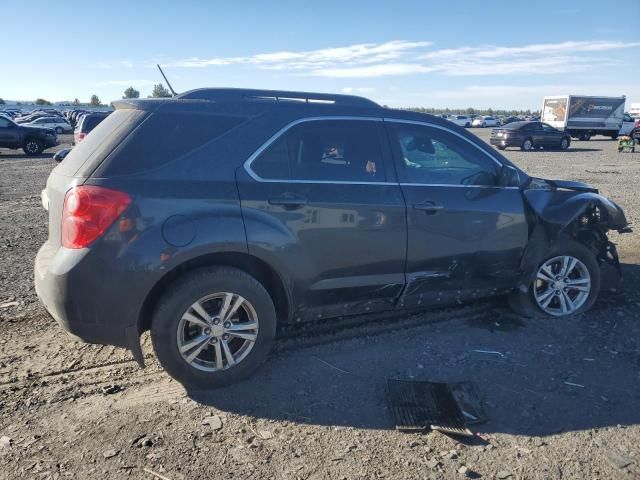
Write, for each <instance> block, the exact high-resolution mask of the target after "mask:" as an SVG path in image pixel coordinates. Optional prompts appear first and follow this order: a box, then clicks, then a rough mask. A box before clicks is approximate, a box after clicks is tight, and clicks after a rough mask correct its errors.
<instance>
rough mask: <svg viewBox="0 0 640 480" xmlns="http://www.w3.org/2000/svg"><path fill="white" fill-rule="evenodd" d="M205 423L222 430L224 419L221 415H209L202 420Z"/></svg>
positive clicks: (213, 428)
mask: <svg viewBox="0 0 640 480" xmlns="http://www.w3.org/2000/svg"><path fill="white" fill-rule="evenodd" d="M202 424H203V425H209V426H210V427H211V430H214V431H215V430H221V429H222V419H221V418H220V416H219V415H209V416H207V417H205V418H204V419H203V420H202Z"/></svg>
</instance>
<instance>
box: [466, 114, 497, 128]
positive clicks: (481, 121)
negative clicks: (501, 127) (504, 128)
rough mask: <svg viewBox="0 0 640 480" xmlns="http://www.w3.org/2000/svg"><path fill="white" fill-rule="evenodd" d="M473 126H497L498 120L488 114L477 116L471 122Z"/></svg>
mask: <svg viewBox="0 0 640 480" xmlns="http://www.w3.org/2000/svg"><path fill="white" fill-rule="evenodd" d="M471 126H472V127H482V128H484V127H497V126H498V120H497V119H496V118H495V117H491V116H486V117H476V118H474V119H473V122H471Z"/></svg>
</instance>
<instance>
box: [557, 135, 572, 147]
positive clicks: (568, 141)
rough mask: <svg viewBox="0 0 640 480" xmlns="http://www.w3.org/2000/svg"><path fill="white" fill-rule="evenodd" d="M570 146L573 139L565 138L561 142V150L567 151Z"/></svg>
mask: <svg viewBox="0 0 640 480" xmlns="http://www.w3.org/2000/svg"><path fill="white" fill-rule="evenodd" d="M569 145H571V139H570V138H569V137H563V138H562V140H560V150H567V149H568V148H569Z"/></svg>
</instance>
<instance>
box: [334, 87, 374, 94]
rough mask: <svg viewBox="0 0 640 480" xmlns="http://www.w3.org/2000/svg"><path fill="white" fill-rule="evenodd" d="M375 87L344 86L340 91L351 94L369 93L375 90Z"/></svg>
mask: <svg viewBox="0 0 640 480" xmlns="http://www.w3.org/2000/svg"><path fill="white" fill-rule="evenodd" d="M375 91H376V89H375V88H373V87H344V88H343V89H342V93H348V94H353V93H371V92H375Z"/></svg>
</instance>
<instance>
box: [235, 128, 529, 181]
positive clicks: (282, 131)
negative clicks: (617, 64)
mask: <svg viewBox="0 0 640 480" xmlns="http://www.w3.org/2000/svg"><path fill="white" fill-rule="evenodd" d="M323 120H353V121H357V120H361V121H368V122H389V123H406V124H410V125H421V126H425V127H432V128H438V129H440V130H444V131H446V132H449V133H452V134H454V135H456V136H458V137H459V138H461V139H463V140H464V141H466V142H468V143H470V144H471V145H473V146H474V147H475V148H477V149H478V151H480V152H481V153H483V154H484V155H486V156H487V157H489V158H490V159H491V160H493V161H494V162H495V163H496V164H497V165H498V166H500V167H502V165H503V164H502V162H500V161H499V160H497V159H496V158H494V157H492V156H491V155H489V153H487V152H485V151H484V150H482V149H481V148H480V147H479V146H478V145H476V144H475V143H473V142H472V141H471V140H469V139H468V138H465V137H464V136H462V135H460V134H459V133H458V132H454V131H453V130H451V129H449V128H446V127H443V126H440V125H435V124H433V123H428V122H419V121H416V120H402V119H397V118H383V117H358V116H351V115H344V116H340V115H332V116H325V117H304V118H299V119H297V120H294V121H293V122H290V123H288V124H287V125H285V126H284V127H282V128H281V129H280V130H278V131H277V132H276V133H275V134H273V135H272V136H271V137H270V138H269V139H268V140H267V141H266V142H265V143H263V144H262V145H261V146H260V147H258V149H257V150H256V151H255V152H253V153H252V154H251V156H250V157H249V158H248V159H247V160H246V161H245V162H244V164H243V166H244V169H245V171H246V172H247V173H248V174H249V176H250V177H251V178H253V179H254V180H255V181H256V182H261V183H294V184H329V185H392V186H395V185H400V186H403V187H410V186H416V187H454V188H501V189H507V190H519V189H520V187H501V186H499V185H456V184H438V183H411V182H399V183H398V182H358V181H349V180H284V179H269V178H262V177H261V176H259V175H258V174H257V173H255V172H254V171H253V170H252V169H251V164H252V163H253V162H254V161H255V159H256V158H258V157H259V156H260V154H261V153H262V152H264V151H265V150H266V149H267V148H269V147H270V146H271V144H273V143H274V142H275V141H276V140H278V139H279V138H280V137H281V136H282V135H283V134H285V133H286V132H287V131H288V130H290V129H291V128H293V127H295V126H296V125H299V124H301V123H305V122H315V121H323Z"/></svg>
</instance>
